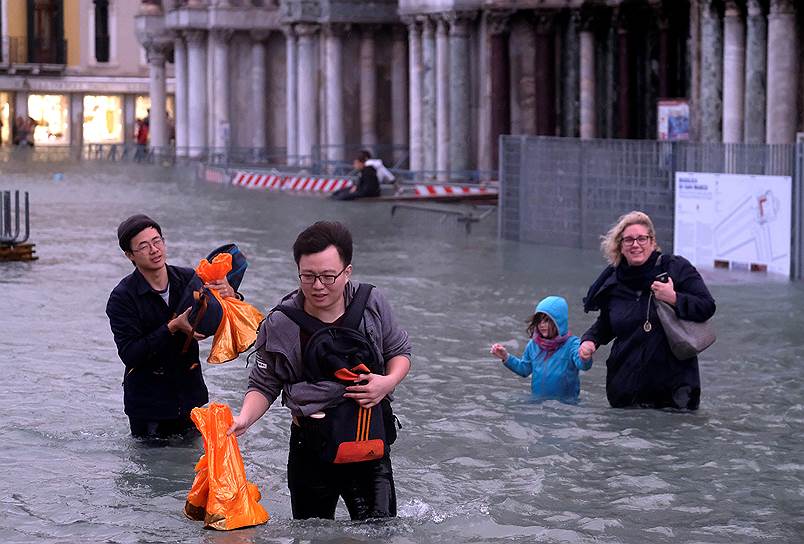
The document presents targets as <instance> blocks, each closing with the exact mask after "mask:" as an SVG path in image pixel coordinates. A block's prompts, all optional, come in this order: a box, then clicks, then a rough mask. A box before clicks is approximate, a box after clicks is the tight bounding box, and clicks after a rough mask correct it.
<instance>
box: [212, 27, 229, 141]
mask: <svg viewBox="0 0 804 544" xmlns="http://www.w3.org/2000/svg"><path fill="white" fill-rule="evenodd" d="M231 35H232V33H231V31H223V30H216V31H213V33H212V54H213V55H214V58H213V62H214V63H215V91H214V92H215V101H214V114H215V117H214V119H215V125H214V127H213V134H214V135H215V138H214V140H213V144H212V145H213V146H214V147H215V148H217V149H218V150H224V149H227V148H228V147H229V146H230V144H231V137H230V131H231V123H230V119H229V107H230V104H229V85H230V82H229V79H230V75H229V45H228V42H229V38H230V37H231Z"/></svg>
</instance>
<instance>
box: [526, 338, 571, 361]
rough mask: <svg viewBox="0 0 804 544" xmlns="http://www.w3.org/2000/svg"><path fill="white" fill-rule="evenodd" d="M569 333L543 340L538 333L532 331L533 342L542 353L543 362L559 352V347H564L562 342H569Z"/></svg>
mask: <svg viewBox="0 0 804 544" xmlns="http://www.w3.org/2000/svg"><path fill="white" fill-rule="evenodd" d="M569 337H570V333H569V332H567V334H564V335H561V336H554V337H553V338H545V337H543V336H542V335H540V334H539V331H533V341H534V342H536V345H537V346H539V347H540V348H542V352H543V353H544V360H545V361H546V360H547V359H549V358H550V357H552V356H553V354H554V353H555V352H556V351H558V350H559V348H560V347H561V346H563V345H564V342H566V341H567V340H569Z"/></svg>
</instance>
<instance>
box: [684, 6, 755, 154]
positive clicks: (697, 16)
mask: <svg viewBox="0 0 804 544" xmlns="http://www.w3.org/2000/svg"><path fill="white" fill-rule="evenodd" d="M689 27H690V31H689V37H688V38H687V51H688V53H687V58H688V59H689V63H690V67H689V82H688V83H687V89H686V90H687V96H689V100H690V120H689V122H690V140H692V141H695V142H699V141H700V140H701V7H700V0H690V10H689ZM763 84H764V80H763ZM762 132H763V134H764V132H765V125H764V124H763V125H762Z"/></svg>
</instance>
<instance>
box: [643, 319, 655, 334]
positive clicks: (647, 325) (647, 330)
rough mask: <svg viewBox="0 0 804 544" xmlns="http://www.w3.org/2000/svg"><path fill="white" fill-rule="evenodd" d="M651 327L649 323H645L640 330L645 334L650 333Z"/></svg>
mask: <svg viewBox="0 0 804 544" xmlns="http://www.w3.org/2000/svg"><path fill="white" fill-rule="evenodd" d="M652 328H653V326H652V325H651V324H650V321H645V324H644V325H642V330H643V331H645V332H650V330H651V329H652Z"/></svg>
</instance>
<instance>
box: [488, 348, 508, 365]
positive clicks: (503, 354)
mask: <svg viewBox="0 0 804 544" xmlns="http://www.w3.org/2000/svg"><path fill="white" fill-rule="evenodd" d="M490 353H491V354H492V355H494V356H495V357H499V358H500V361H502V362H503V363H504V362H505V361H506V359H508V350H507V349H505V347H503V345H502V344H492V345H491V350H490Z"/></svg>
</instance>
